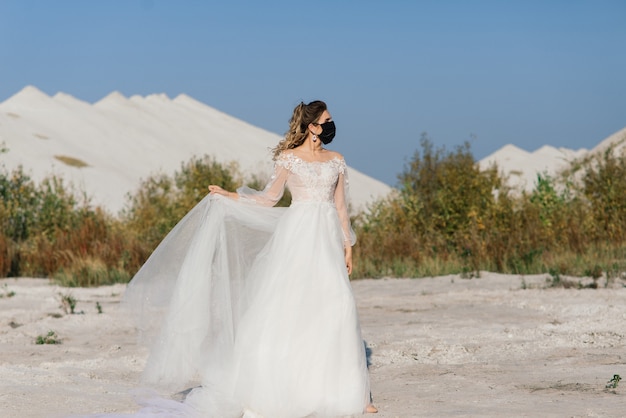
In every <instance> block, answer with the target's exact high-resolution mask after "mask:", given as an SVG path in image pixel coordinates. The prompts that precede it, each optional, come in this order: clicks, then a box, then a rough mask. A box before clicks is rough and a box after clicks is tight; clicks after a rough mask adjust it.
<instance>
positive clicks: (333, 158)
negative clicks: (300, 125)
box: [281, 152, 344, 164]
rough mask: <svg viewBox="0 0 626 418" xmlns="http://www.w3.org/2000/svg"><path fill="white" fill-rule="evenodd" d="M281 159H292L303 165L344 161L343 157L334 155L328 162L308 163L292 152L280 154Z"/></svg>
mask: <svg viewBox="0 0 626 418" xmlns="http://www.w3.org/2000/svg"><path fill="white" fill-rule="evenodd" d="M281 157H283V158H294V159H297V160H300V161H302V162H303V163H307V164H326V163H329V162H332V161H338V162H342V161H344V159H343V157H338V156H337V155H334V156H333V157H331V158H329V159H328V160H324V161H308V160H305V159H304V158H302V157H300V156H299V155H296V154H294V153H293V152H285V153H282V154H281Z"/></svg>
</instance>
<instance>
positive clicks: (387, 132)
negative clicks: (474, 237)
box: [0, 0, 626, 185]
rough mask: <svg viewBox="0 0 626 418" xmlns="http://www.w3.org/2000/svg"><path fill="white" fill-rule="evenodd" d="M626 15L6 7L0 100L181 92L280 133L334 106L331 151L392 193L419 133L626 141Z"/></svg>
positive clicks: (485, 145)
mask: <svg viewBox="0 0 626 418" xmlns="http://www.w3.org/2000/svg"><path fill="white" fill-rule="evenodd" d="M624 22H626V1H623V0H619V1H611V0H588V1H579V0H567V1H566V0H544V1H535V0H520V1H517V0H511V1H506V0H501V1H488V0H484V1H483V0H474V1H472V0H466V1H453V0H450V1H446V0H439V1H419V0H414V1H409V0H404V1H401V0H388V1H382V0H379V1H370V0H361V1H340V0H337V1H326V0H320V1H317V2H300V1H272V0H266V1H252V0H250V1H238V0H234V1H226V0H223V1H220V2H214V1H210V0H176V1H175V0H170V1H165V0H162V1H159V0H154V1H152V0H91V1H85V0H73V1H70V0H55V1H47V0H39V1H34V0H0V101H3V100H5V99H6V98H8V97H10V96H11V95H12V94H14V93H16V92H17V91H19V90H20V89H22V88H23V87H24V86H26V85H35V86H37V87H38V88H39V89H41V90H42V91H44V92H46V93H48V94H54V93H56V92H58V91H63V92H66V93H68V94H71V95H73V96H75V97H77V98H80V99H82V100H86V101H89V102H94V101H97V100H98V99H100V98H101V97H103V96H105V95H106V94H108V93H110V92H111V91H113V90H118V91H120V92H121V93H123V94H124V95H127V96H130V95H132V94H141V95H146V94H151V93H162V92H163V93H166V94H168V95H169V96H170V97H175V96H176V95H178V94H179V93H186V94H189V95H190V96H192V97H195V98H196V99H199V100H201V101H203V102H205V103H207V104H209V105H210V106H213V107H215V108H217V109H220V110H222V111H224V112H226V113H229V114H231V115H233V116H235V117H238V118H241V119H243V120H245V121H247V122H250V123H252V124H254V125H257V126H260V127H262V128H265V129H268V130H270V131H273V132H276V133H279V134H282V133H284V131H285V130H286V128H287V121H288V119H289V117H290V115H291V111H292V109H293V107H294V106H295V105H296V104H297V103H299V102H300V101H301V100H304V101H310V100H314V99H322V100H325V101H326V102H327V103H328V105H329V108H330V111H331V114H332V115H333V117H334V119H335V122H336V124H337V129H338V131H337V138H336V139H335V141H334V142H333V143H332V144H331V146H330V148H333V149H335V150H337V151H340V152H342V153H343V154H344V156H345V157H346V160H347V161H348V164H350V165H352V166H354V167H355V168H357V169H360V170H361V171H363V172H365V173H367V174H369V175H371V176H373V177H376V178H378V179H380V180H382V181H384V182H386V183H388V184H391V185H395V184H396V178H397V174H398V173H400V172H401V171H402V170H403V167H404V164H405V162H406V161H407V160H408V159H409V158H410V157H411V156H412V155H413V153H414V152H415V151H416V150H417V149H418V148H419V139H420V135H421V133H422V132H427V133H428V135H429V136H430V138H431V140H432V141H433V142H434V143H435V145H437V146H446V147H447V148H452V147H454V146H456V145H458V144H461V143H463V141H465V140H469V141H470V143H471V147H472V151H473V153H474V156H475V157H476V158H477V159H480V158H483V157H485V156H486V155H488V154H490V153H491V152H493V151H495V150H497V149H498V148H500V147H502V146H503V145H505V144H507V143H512V144H515V145H517V146H519V147H521V148H524V149H527V150H529V151H532V150H534V149H536V148H538V147H540V146H542V145H544V144H550V145H553V146H557V147H558V146H564V147H568V148H580V147H585V148H591V147H593V146H594V145H595V144H596V143H597V142H599V141H600V140H602V139H604V138H605V137H607V136H608V135H610V134H612V133H614V132H615V131H617V130H619V129H621V128H624V127H626V24H625V23H624Z"/></svg>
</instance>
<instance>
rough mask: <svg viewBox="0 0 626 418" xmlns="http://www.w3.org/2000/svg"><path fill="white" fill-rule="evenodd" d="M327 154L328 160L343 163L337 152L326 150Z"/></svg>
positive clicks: (341, 156)
mask: <svg viewBox="0 0 626 418" xmlns="http://www.w3.org/2000/svg"><path fill="white" fill-rule="evenodd" d="M326 151H327V152H328V155H329V158H328V159H329V160H340V161H345V160H344V158H343V155H341V154H340V153H338V152H337V151H331V150H326Z"/></svg>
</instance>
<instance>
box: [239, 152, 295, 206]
mask: <svg viewBox="0 0 626 418" xmlns="http://www.w3.org/2000/svg"><path fill="white" fill-rule="evenodd" d="M288 174H289V170H288V168H287V167H286V166H285V165H284V164H280V163H279V161H277V162H276V164H275V165H274V174H272V177H271V178H270V181H269V182H268V183H267V185H266V186H265V188H264V189H263V190H261V191H258V190H254V189H251V188H250V187H247V186H243V187H240V188H238V189H237V194H238V195H239V199H240V200H241V201H244V202H248V203H254V204H258V205H262V206H274V205H275V204H276V203H278V201H279V200H280V198H281V197H283V193H284V192H285V183H286V182H287V176H288Z"/></svg>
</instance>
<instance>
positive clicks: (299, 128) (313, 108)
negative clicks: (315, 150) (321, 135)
mask: <svg viewBox="0 0 626 418" xmlns="http://www.w3.org/2000/svg"><path fill="white" fill-rule="evenodd" d="M325 110H326V103H324V102H323V101H321V100H315V101H313V102H311V103H309V104H304V102H300V104H299V105H298V106H296V108H295V109H294V110H293V115H292V116H291V119H289V130H288V131H287V132H286V133H285V139H283V140H282V141H280V142H279V143H278V145H276V147H275V148H274V149H273V150H272V151H273V152H274V159H276V158H278V156H279V155H280V153H281V152H283V151H284V150H286V149H292V148H296V147H298V146H300V145H302V144H303V143H304V140H305V139H306V137H307V135H308V134H309V132H308V127H309V124H310V123H313V122H315V121H316V120H318V119H319V117H320V116H322V113H324V111H325Z"/></svg>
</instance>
